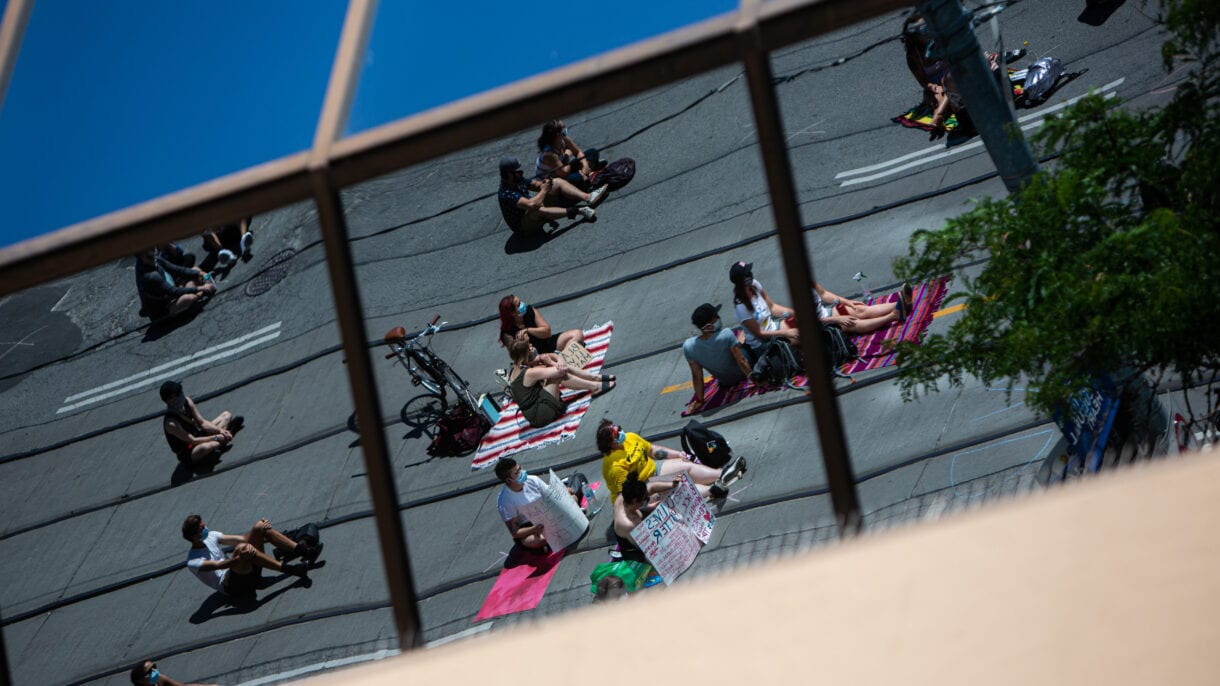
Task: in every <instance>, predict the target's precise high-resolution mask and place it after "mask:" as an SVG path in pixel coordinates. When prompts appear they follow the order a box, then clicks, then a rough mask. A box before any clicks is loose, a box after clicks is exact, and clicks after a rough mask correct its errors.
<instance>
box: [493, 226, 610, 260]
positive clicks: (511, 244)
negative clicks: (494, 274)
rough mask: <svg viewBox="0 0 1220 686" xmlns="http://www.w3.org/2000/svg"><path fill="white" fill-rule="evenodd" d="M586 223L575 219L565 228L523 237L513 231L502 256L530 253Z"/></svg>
mask: <svg viewBox="0 0 1220 686" xmlns="http://www.w3.org/2000/svg"><path fill="white" fill-rule="evenodd" d="M592 221H594V222H595V221H597V217H594V218H593V220H592ZM586 223H591V222H590V220H588V219H584V218H581V219H576V220H573V221H570V222H568V223H567V225H565V226H560V227H558V228H554V229H551V230H550V231H546V230H543V231H542V232H540V233H537V234H534V235H532V236H525V235H522V234H519V233H517V232H516V231H513V232H511V233H510V235H509V237H508V240H507V241H505V243H504V254H505V255H514V254H517V253H523V252H532V251H534V250H537V249H538V248H541V247H542V246H544V245H546V244H547V243H550V242H551V241H553V240H555V239H556V238H559V237H560V236H562V235H563V234H565V233H567V232H569V231H571V230H572V229H573V228H575V227H577V226H580V225H581V224H586ZM551 225H552V226H555V225H556V222H552V224H551Z"/></svg>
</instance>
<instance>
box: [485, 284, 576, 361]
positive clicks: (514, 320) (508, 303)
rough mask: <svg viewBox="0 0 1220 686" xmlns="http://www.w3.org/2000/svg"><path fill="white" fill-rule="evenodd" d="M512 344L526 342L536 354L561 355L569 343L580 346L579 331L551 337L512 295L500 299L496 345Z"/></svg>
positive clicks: (538, 314) (548, 328)
mask: <svg viewBox="0 0 1220 686" xmlns="http://www.w3.org/2000/svg"><path fill="white" fill-rule="evenodd" d="M514 340H528V341H529V342H530V343H531V344H533V346H534V349H535V350H537V351H538V352H540V353H553V352H562V351H563V350H565V349H567V347H568V344H570V343H571V342H572V341H577V342H580V343H583V342H584V340H585V334H584V332H583V331H581V330H580V329H568V330H567V331H564V332H563V333H551V325H550V324H549V323H547V321H546V318H545V317H543V316H542V313H541V312H539V311H538V309H537V308H535V307H534V306H533V305H526V304H525V303H524V302H522V301H521V298H518V297H517V296H515V295H511V294H510V295H506V296H504V297H503V298H501V299H500V345H503V346H504V347H505V348H507V347H508V346H509V344H511V343H512V342H513V341H514Z"/></svg>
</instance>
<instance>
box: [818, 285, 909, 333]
mask: <svg viewBox="0 0 1220 686" xmlns="http://www.w3.org/2000/svg"><path fill="white" fill-rule="evenodd" d="M812 290H813V302H814V305H816V306H817V309H818V319H819V320H820V321H821V322H822V323H823V324H833V325H835V326H837V327H839V328H840V329H842V330H843V333H846V334H850V335H852V336H863V335H864V334H868V333H872V332H874V331H877V330H878V329H884V328H887V327H888V326H889V325H890V324H893V323H894V322H899V323H901V322H905V321H906V319H907V315H909V314H910V313H911V297H912V291H911V286H910V284H903V285H902V295H901V296H900V297H899V299H898V301H897V302H892V303H879V304H876V305H866V304H864V303H862V302H860V301H859V300H852V299H850V298H843V297H840V296H838V295H835V294H834V293H831V292H830V291H828V290H826V289H825V288H822V286H821V284H819V283H818V282H816V281H815V282H814V283H813V289H812Z"/></svg>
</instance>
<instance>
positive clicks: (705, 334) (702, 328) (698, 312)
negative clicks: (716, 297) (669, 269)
mask: <svg viewBox="0 0 1220 686" xmlns="http://www.w3.org/2000/svg"><path fill="white" fill-rule="evenodd" d="M690 322H691V324H694V325H695V328H696V329H699V335H697V336H691V337H690V338H688V339H686V342H685V343H683V344H682V354H683V355H684V356H686V362H687V364H689V365H690V379H691V383H692V384H693V385H694V387H695V397H694V398H693V399H692V400H691V402H690V405H688V406H687V408H686V409H687V410H688V411H690V412H694V411H697V410H698V409H699V408H700V407H703V403H704V400H705V398H704V397H703V371H704V370H705V369H706V370H707V371H709V372H711V374H712V376H713V377H714V378H715V379H716V380H717V381H718V382H719V383H720V385H721V386H724V387H726V388H727V387H729V386H734V385H736V384H739V383H741V382H742V381H744V380H745V379H746V377H748V376H750V371H751V369H750V363H749V361H747V360H746V355H745V353H743V352H742V351H741V344H740V343H739V342H738V340H737V334H735V333H733V330H732V329H726V328H724V327H723V326H721V323H720V306H719V305H715V306H713V305H712V304H711V303H703V304H702V305H700V306H699V307H696V308H695V311H694V313H692V314H691V316H690Z"/></svg>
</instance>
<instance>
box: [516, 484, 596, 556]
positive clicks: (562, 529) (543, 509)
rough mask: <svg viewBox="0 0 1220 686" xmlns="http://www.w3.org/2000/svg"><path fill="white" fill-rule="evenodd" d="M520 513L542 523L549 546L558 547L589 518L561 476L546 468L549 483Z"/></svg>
mask: <svg viewBox="0 0 1220 686" xmlns="http://www.w3.org/2000/svg"><path fill="white" fill-rule="evenodd" d="M521 514H523V515H525V516H526V518H527V519H529V520H530V521H531V522H533V523H534V524H541V525H542V535H543V537H544V538H546V542H547V544H549V545H550V546H551V550H554V551H559V550H563V549H564V548H566V547H568V546H569V545H572V544H573V543H575V542H576V541H577V540H579V539H580V537H581V536H583V535H584V534H585V530H586V529H588V528H589V519H588V518H587V517H585V513H584V512H583V511H582V510H581V509H580V505H577V504H576V501H575V500H574V499H573V498H572V494H571V493H568V487H567V486H565V485H564V483H563V480H562V479H560V478H559V477H557V476H555V472H554V471H553V470H552V471H551V472H550V483H549V484H547V487H546V490H544V491H543V492H542V496H541V497H540V498H538V499H537V500H535V501H534V502H532V503H527V504H525V505H523V506H522V507H521Z"/></svg>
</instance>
